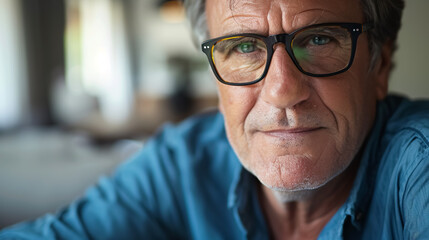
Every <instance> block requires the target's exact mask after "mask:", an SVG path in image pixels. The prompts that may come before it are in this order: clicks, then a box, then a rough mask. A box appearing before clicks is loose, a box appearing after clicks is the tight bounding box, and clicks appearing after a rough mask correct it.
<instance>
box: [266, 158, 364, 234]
mask: <svg viewBox="0 0 429 240" xmlns="http://www.w3.org/2000/svg"><path fill="white" fill-rule="evenodd" d="M358 165H359V161H353V162H352V164H351V165H350V166H349V167H348V168H347V169H346V170H345V171H344V172H343V173H341V174H340V175H338V176H337V177H335V178H334V179H332V180H331V181H330V182H329V183H327V184H325V185H324V186H322V187H320V188H318V189H313V190H302V191H298V192H279V191H274V190H271V189H269V188H267V187H265V186H264V185H262V184H261V185H260V186H261V188H260V191H259V198H260V203H261V206H262V210H263V212H264V214H265V217H266V219H267V222H268V225H269V228H270V230H271V234H272V236H273V238H274V239H282V238H287V239H316V238H317V236H318V235H319V234H320V232H321V231H322V229H323V227H324V226H325V225H326V224H327V223H328V222H329V220H330V219H331V218H332V217H333V216H334V214H335V213H336V212H337V211H338V209H339V208H340V207H341V206H342V205H343V204H344V202H345V201H346V200H347V198H348V196H349V194H350V190H351V188H352V185H353V181H354V179H355V177H356V172H357V168H358Z"/></svg>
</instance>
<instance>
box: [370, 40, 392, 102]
mask: <svg viewBox="0 0 429 240" xmlns="http://www.w3.org/2000/svg"><path fill="white" fill-rule="evenodd" d="M392 51H393V44H392V42H391V41H388V42H386V43H385V44H384V45H383V47H382V49H381V55H380V58H379V59H378V60H377V63H376V64H375V67H374V69H373V74H374V77H375V81H376V82H375V88H376V94H377V100H382V99H384V98H385V97H386V95H387V92H388V90H389V77H390V70H391V69H392Z"/></svg>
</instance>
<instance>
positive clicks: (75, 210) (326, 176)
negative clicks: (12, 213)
mask: <svg viewBox="0 0 429 240" xmlns="http://www.w3.org/2000/svg"><path fill="white" fill-rule="evenodd" d="M187 7H188V14H189V16H190V19H191V21H192V23H193V26H194V29H195V30H197V33H199V34H197V35H199V36H203V37H204V38H205V39H207V38H210V39H211V40H207V41H204V43H203V44H202V50H203V52H204V53H205V54H206V55H207V57H208V60H209V62H210V65H211V67H212V70H213V72H214V75H215V77H216V78H217V80H218V81H217V82H218V90H219V98H220V103H219V107H220V113H211V114H205V115H201V116H197V117H194V118H192V119H190V120H188V121H186V122H185V123H183V124H181V125H180V126H177V127H172V126H167V127H165V128H164V129H163V131H162V132H160V133H159V134H158V135H157V136H155V137H154V138H153V139H152V140H150V141H149V142H148V143H147V144H146V146H145V148H144V149H143V150H142V152H141V153H139V154H138V155H136V156H135V157H134V159H132V160H131V161H129V162H127V163H126V164H124V165H123V166H121V167H120V168H119V169H118V171H117V172H116V174H115V175H114V176H112V177H111V178H106V179H102V180H101V181H100V183H99V184H98V185H97V186H96V187H94V188H92V189H90V190H89V191H88V193H87V194H86V196H85V197H84V198H83V199H81V200H79V201H76V202H75V203H73V204H71V205H70V206H69V207H68V208H66V209H64V210H62V211H61V212H59V213H58V214H57V215H56V216H46V217H44V218H41V219H39V220H37V221H34V222H30V223H23V224H21V225H18V226H15V227H13V228H10V229H8V230H6V231H4V232H3V233H1V235H0V236H1V239H9V238H11V239H12V238H13V239H15V238H20V237H22V238H24V239H39V238H40V239H55V238H58V239H81V238H82V239H86V238H89V239H172V238H173V239H176V238H179V239H246V238H247V239H269V238H272V239H317V238H318V239H426V238H428V236H429V173H428V172H429V121H428V120H429V111H428V110H429V103H428V102H410V101H408V100H406V99H404V98H400V97H392V96H389V97H386V95H387V86H388V78H389V73H390V69H391V65H392V64H391V59H392V54H393V50H394V46H395V41H396V35H397V31H398V29H399V26H400V17H401V12H402V8H403V2H402V1H401V0H384V1H383V0H379V1H373V0H347V1H345V0H329V1H317V0H271V1H266V0H253V1H243V0H207V1H206V2H204V1H197V0H195V2H188V3H187ZM205 26H206V27H207V28H204V27H205Z"/></svg>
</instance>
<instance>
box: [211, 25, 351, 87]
mask: <svg viewBox="0 0 429 240" xmlns="http://www.w3.org/2000/svg"><path fill="white" fill-rule="evenodd" d="M291 49H292V52H293V53H292V55H293V58H295V60H296V63H297V64H298V65H299V67H300V68H301V71H304V72H307V73H311V74H316V75H317V74H331V73H335V72H338V71H341V70H343V69H344V68H346V67H347V66H348V64H349V62H350V58H351V53H352V37H351V35H350V33H349V31H348V30H347V29H346V28H343V27H340V26H316V27H311V28H305V29H303V30H301V31H299V32H296V33H295V34H294V35H293V39H292V41H291ZM267 57H268V54H267V45H266V44H265V42H264V41H263V40H262V39H261V38H258V37H248V36H236V37H230V38H224V39H221V40H219V41H218V42H217V43H216V44H215V45H214V46H213V62H214V65H215V67H216V70H217V72H218V74H219V76H220V77H221V78H222V80H224V81H225V82H230V83H246V82H252V81H255V80H257V79H259V78H261V77H262V74H263V73H264V70H265V68H266V67H267V66H266V65H267V62H268V61H267Z"/></svg>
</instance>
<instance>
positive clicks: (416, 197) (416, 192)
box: [401, 137, 429, 239]
mask: <svg viewBox="0 0 429 240" xmlns="http://www.w3.org/2000/svg"><path fill="white" fill-rule="evenodd" d="M409 148H411V150H412V151H407V153H408V154H407V156H405V157H406V158H408V159H410V160H411V161H410V162H409V163H410V165H409V168H408V170H407V171H404V175H405V176H406V178H405V179H407V180H406V181H405V182H404V187H403V188H402V189H403V191H401V192H402V194H401V195H402V204H401V205H402V214H403V227H404V232H403V234H404V236H403V239H427V238H428V236H429V144H428V141H427V138H425V137H423V138H419V140H416V141H414V143H413V144H411V146H409Z"/></svg>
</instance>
